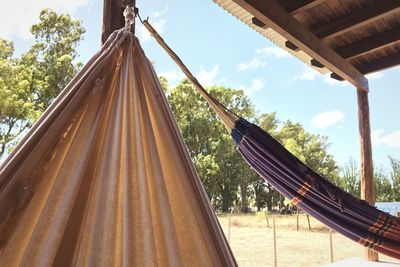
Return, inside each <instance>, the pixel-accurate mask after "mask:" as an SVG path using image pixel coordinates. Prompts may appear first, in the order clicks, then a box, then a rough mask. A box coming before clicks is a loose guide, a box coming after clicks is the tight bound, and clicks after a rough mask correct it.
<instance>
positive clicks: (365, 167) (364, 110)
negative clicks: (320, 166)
mask: <svg viewBox="0 0 400 267" xmlns="http://www.w3.org/2000/svg"><path fill="white" fill-rule="evenodd" d="M357 99H358V127H359V133H360V147H361V156H360V160H361V168H360V178H361V198H362V199H365V200H366V201H368V203H370V204H371V205H374V204H375V187H374V179H373V166H372V146H371V126H370V120H369V103H368V92H367V91H365V90H363V89H357ZM365 257H366V258H367V260H369V261H378V253H376V252H374V251H372V250H369V249H366V252H365Z"/></svg>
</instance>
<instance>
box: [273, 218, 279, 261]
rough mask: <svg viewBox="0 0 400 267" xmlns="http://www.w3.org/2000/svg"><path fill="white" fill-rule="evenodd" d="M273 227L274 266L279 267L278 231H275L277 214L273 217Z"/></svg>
mask: <svg viewBox="0 0 400 267" xmlns="http://www.w3.org/2000/svg"><path fill="white" fill-rule="evenodd" d="M272 226H273V228H274V230H273V233H274V266H275V267H277V266H278V258H277V254H276V230H275V214H274V215H273V217H272Z"/></svg>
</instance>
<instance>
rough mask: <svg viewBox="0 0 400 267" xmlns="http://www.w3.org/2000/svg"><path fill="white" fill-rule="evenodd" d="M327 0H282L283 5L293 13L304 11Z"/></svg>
mask: <svg viewBox="0 0 400 267" xmlns="http://www.w3.org/2000/svg"><path fill="white" fill-rule="evenodd" d="M324 1H325V0H296V1H293V0H286V1H283V2H282V7H283V8H284V9H286V11H287V12H289V13H290V14H292V15H296V14H298V13H301V12H304V11H306V10H308V9H310V8H313V7H315V6H317V5H319V4H321V3H322V2H324Z"/></svg>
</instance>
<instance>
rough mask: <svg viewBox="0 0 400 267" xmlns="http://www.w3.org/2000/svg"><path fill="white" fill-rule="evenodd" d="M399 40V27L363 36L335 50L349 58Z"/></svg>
mask: <svg viewBox="0 0 400 267" xmlns="http://www.w3.org/2000/svg"><path fill="white" fill-rule="evenodd" d="M399 40H400V27H397V28H395V29H392V30H389V31H385V32H382V33H379V34H377V35H373V36H371V37H367V38H364V39H362V40H360V41H357V42H355V43H352V44H349V45H346V46H343V47H340V48H338V49H336V52H337V53H338V54H339V55H341V56H342V57H343V58H344V59H351V58H354V57H356V56H360V55H363V54H366V53H370V52H373V51H375V50H377V49H380V48H383V47H385V46H388V45H391V44H393V43H395V42H398V41H399Z"/></svg>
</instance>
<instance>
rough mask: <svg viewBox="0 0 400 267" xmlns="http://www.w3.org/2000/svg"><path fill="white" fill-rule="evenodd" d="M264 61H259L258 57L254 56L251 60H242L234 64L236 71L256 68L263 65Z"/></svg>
mask: <svg viewBox="0 0 400 267" xmlns="http://www.w3.org/2000/svg"><path fill="white" fill-rule="evenodd" d="M265 65H266V63H265V62H264V61H261V60H260V59H259V58H256V57H255V58H254V59H253V60H251V61H249V62H244V63H239V64H237V66H236V69H237V70H238V71H242V70H250V69H258V68H261V67H265Z"/></svg>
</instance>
